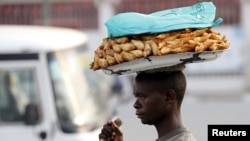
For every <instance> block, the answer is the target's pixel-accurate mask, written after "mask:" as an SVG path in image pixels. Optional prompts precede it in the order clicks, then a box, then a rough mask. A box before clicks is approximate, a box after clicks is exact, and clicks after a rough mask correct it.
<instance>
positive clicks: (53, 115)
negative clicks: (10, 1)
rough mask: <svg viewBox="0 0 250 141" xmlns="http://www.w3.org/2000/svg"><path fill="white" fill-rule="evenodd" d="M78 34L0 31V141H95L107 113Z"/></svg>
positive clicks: (8, 28) (21, 28) (46, 30)
mask: <svg viewBox="0 0 250 141" xmlns="http://www.w3.org/2000/svg"><path fill="white" fill-rule="evenodd" d="M87 41H88V37H87V36H86V34H84V33H83V32H80V31H76V30H73V29H66V28H56V27H45V26H20V25H19V26H14V25H0V140H1V141H17V140H18V141H42V140H44V141H98V134H99V131H100V129H101V127H102V125H103V123H105V122H106V121H107V120H110V119H111V118H112V116H113V114H112V113H113V112H112V111H111V110H110V109H109V106H108V105H107V101H106V100H107V97H106V95H105V93H104V92H103V90H102V89H101V88H102V87H101V86H100V82H99V80H98V79H99V77H98V76H96V73H95V72H93V71H91V70H90V69H89V61H88V55H89V54H88V51H87V47H86V43H87Z"/></svg>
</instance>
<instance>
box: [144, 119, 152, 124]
mask: <svg viewBox="0 0 250 141" xmlns="http://www.w3.org/2000/svg"><path fill="white" fill-rule="evenodd" d="M141 123H142V124H147V125H153V123H151V122H149V121H146V120H143V119H141Z"/></svg>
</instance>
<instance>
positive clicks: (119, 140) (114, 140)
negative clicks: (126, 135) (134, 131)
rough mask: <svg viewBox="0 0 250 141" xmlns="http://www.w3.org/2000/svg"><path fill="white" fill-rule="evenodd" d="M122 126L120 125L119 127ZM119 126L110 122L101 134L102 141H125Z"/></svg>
mask: <svg viewBox="0 0 250 141" xmlns="http://www.w3.org/2000/svg"><path fill="white" fill-rule="evenodd" d="M118 126H120V125H118ZM118 126H117V125H116V124H115V123H114V122H112V121H109V122H108V123H107V124H105V125H104V126H103V128H102V131H101V133H100V134H99V140H100V141H123V135H122V132H121V131H120V130H119V128H118Z"/></svg>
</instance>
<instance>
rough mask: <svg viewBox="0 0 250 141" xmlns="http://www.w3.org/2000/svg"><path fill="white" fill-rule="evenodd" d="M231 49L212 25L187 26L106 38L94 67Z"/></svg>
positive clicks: (92, 64)
mask: <svg viewBox="0 0 250 141" xmlns="http://www.w3.org/2000/svg"><path fill="white" fill-rule="evenodd" d="M227 48H229V43H228V41H227V39H226V37H225V36H222V35H221V34H220V33H219V32H217V31H215V30H214V29H212V28H205V29H185V30H178V31H172V32H166V33H159V34H143V35H131V36H126V37H117V38H104V39H103V42H102V44H101V45H100V46H99V47H98V48H97V49H96V50H95V53H94V61H93V62H92V63H91V64H90V68H91V69H93V70H98V69H102V68H106V67H109V66H112V65H116V64H120V63H123V62H127V61H131V60H135V59H138V58H143V57H144V58H145V57H148V56H152V55H155V56H161V55H167V54H173V53H183V52H202V51H215V50H224V49H227Z"/></svg>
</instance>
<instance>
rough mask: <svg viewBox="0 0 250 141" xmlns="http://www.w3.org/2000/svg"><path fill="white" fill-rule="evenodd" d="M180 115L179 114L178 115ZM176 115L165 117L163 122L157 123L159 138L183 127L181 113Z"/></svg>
mask: <svg viewBox="0 0 250 141" xmlns="http://www.w3.org/2000/svg"><path fill="white" fill-rule="evenodd" d="M177 115H178V116H177ZM177 115H175V116H174V117H169V118H166V119H164V120H163V121H162V122H160V123H158V124H157V125H155V128H156V130H157V133H158V138H160V137H162V136H164V135H166V134H168V133H170V132H172V131H174V130H176V129H178V128H181V127H183V125H182V121H181V118H180V116H179V114H177Z"/></svg>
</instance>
